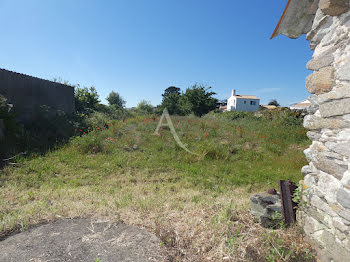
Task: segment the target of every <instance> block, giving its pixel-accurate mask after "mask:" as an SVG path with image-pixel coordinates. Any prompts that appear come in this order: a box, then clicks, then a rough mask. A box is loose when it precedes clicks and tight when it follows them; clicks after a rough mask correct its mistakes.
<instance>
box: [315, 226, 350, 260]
mask: <svg viewBox="0 0 350 262" xmlns="http://www.w3.org/2000/svg"><path fill="white" fill-rule="evenodd" d="M321 239H322V242H323V243H324V246H325V247H327V251H328V252H329V253H330V254H331V256H332V259H333V260H334V261H339V262H343V261H346V260H347V259H348V258H350V251H349V250H347V249H346V248H345V247H344V246H342V245H341V242H340V241H337V240H336V238H335V237H334V236H333V235H332V234H331V233H330V232H328V231H323V233H322V237H321ZM344 259H346V260H344Z"/></svg>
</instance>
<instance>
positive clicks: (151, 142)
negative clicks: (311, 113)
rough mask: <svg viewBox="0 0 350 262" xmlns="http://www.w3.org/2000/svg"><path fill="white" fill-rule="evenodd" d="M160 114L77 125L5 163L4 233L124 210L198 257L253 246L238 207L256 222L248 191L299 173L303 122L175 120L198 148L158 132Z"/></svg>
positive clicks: (1, 185)
mask: <svg viewBox="0 0 350 262" xmlns="http://www.w3.org/2000/svg"><path fill="white" fill-rule="evenodd" d="M158 120H159V119H156V118H155V117H153V118H152V117H136V118H132V119H128V120H126V121H112V122H110V123H109V126H108V128H106V129H105V128H104V127H103V126H101V127H99V128H100V129H99V130H98V129H97V128H98V127H95V130H93V131H91V132H90V133H89V134H85V135H82V132H83V131H82V132H79V130H78V131H77V136H76V137H74V138H73V139H72V141H71V142H70V143H69V144H67V145H65V146H62V147H61V148H57V149H56V150H52V151H51V152H49V153H47V154H46V155H45V156H30V157H27V158H23V159H18V162H17V165H16V166H15V167H7V168H5V169H4V170H2V171H1V174H0V211H1V212H0V232H5V231H8V230H11V229H13V228H16V227H17V228H18V227H19V226H20V227H26V225H28V224H33V223H38V222H40V221H42V220H52V219H57V218H59V217H76V216H97V217H100V216H108V217H120V218H122V219H123V220H125V221H126V222H128V223H132V224H137V225H143V226H145V227H148V228H150V230H153V231H154V232H156V233H157V234H158V235H159V236H160V237H161V238H162V236H164V239H165V240H164V241H165V242H167V239H168V238H169V236H170V238H171V236H173V235H174V234H175V233H171V232H176V234H178V235H180V236H181V239H178V238H176V241H175V240H173V241H170V242H169V241H168V242H169V243H172V245H173V242H174V241H175V242H176V245H177V246H178V247H181V248H182V249H183V248H185V249H186V248H187V249H188V254H189V255H191V256H193V257H194V259H200V254H206V255H207V256H212V257H213V258H217V257H221V256H225V254H229V256H234V255H232V249H233V248H234V249H235V250H236V249H237V248H238V249H239V248H243V246H245V247H246V246H247V245H243V244H242V243H243V242H244V241H246V239H245V238H244V234H243V233H242V232H244V224H245V223H246V222H242V223H243V226H242V223H241V224H240V225H239V227H235V229H234V232H236V233H235V234H234V239H232V236H231V235H232V234H231V233H230V234H226V233H229V232H226V231H227V230H229V229H230V227H232V225H231V224H232V223H233V222H232V220H233V219H232V217H233V216H237V214H236V213H235V212H241V217H240V218H237V220H238V221H240V220H241V219H242V218H243V217H246V218H247V221H251V218H250V217H249V214H248V213H249V212H248V208H249V207H248V203H249V195H250V194H251V193H252V192H258V191H260V190H265V189H267V188H269V187H276V186H277V181H278V179H284V180H287V179H291V180H292V181H295V182H298V181H299V180H301V179H302V176H301V173H300V169H301V167H302V166H303V165H305V164H306V160H305V157H304V154H303V152H302V150H303V149H305V148H306V147H307V146H308V144H309V141H308V139H307V137H306V135H305V133H306V131H305V130H304V129H303V128H302V127H301V126H300V125H288V124H286V123H285V122H283V121H280V119H272V120H267V119H265V118H256V117H252V116H250V117H248V118H238V119H236V120H230V121H227V119H224V118H221V117H217V116H208V117H205V118H194V117H173V118H172V121H173V123H174V126H175V129H176V131H177V133H178V135H179V137H180V139H181V141H182V142H183V143H184V144H187V147H188V149H189V150H190V151H192V152H195V153H196V155H193V154H189V153H187V152H185V151H184V150H183V149H181V148H180V147H179V146H178V145H177V144H176V142H175V141H174V139H173V137H172V134H171V132H170V130H169V129H168V128H166V127H165V128H163V130H162V131H161V135H160V136H156V135H154V134H153V133H154V131H155V128H156V126H157V124H158ZM169 221H171V223H170V224H169ZM247 223H248V222H247ZM251 223H252V222H251ZM250 226H251V225H250ZM247 228H249V227H247ZM257 230H258V229H257ZM258 231H259V230H258ZM169 232H170V233H169ZM259 232H260V231H259ZM189 233H191V234H189ZM176 234H175V235H176ZM242 234H243V235H242ZM238 240H239V241H240V242H242V243H240V245H241V247H237V245H239V243H238V244H237V241H238ZM186 241H187V242H186ZM261 241H262V242H261V245H263V244H262V243H263V240H261ZM204 243H206V244H204ZM244 243H246V242H244ZM247 243H248V242H247ZM210 246H213V247H212V248H209V247H210ZM200 247H203V248H208V250H203V251H201V252H199V251H198V248H200ZM233 253H234V252H233Z"/></svg>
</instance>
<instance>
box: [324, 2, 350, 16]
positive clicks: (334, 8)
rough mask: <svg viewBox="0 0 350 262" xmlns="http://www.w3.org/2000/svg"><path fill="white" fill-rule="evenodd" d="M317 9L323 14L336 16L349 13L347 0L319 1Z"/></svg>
mask: <svg viewBox="0 0 350 262" xmlns="http://www.w3.org/2000/svg"><path fill="white" fill-rule="evenodd" d="M319 7H320V9H321V10H322V12H323V13H325V14H326V15H331V16H338V15H341V14H343V13H345V12H347V11H349V1H348V0H320V3H319Z"/></svg>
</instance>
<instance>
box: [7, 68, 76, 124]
mask: <svg viewBox="0 0 350 262" xmlns="http://www.w3.org/2000/svg"><path fill="white" fill-rule="evenodd" d="M0 94H1V95H3V96H5V97H6V98H7V99H8V103H12V104H13V105H14V107H13V109H14V110H15V112H16V113H17V114H18V117H19V119H20V120H21V122H23V123H26V124H27V123H31V122H33V121H35V119H36V118H37V115H38V113H39V107H40V106H42V105H46V106H48V107H49V108H50V109H51V111H52V112H54V111H57V110H60V111H63V112H66V113H68V114H70V113H73V112H74V111H75V103H74V87H71V86H67V85H63V84H59V83H55V82H52V81H48V80H44V79H40V78H36V77H31V76H28V75H24V74H18V73H15V72H11V71H8V70H4V69H0Z"/></svg>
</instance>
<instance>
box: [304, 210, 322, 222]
mask: <svg viewBox="0 0 350 262" xmlns="http://www.w3.org/2000/svg"><path fill="white" fill-rule="evenodd" d="M305 213H307V214H309V215H310V216H311V217H313V218H314V219H316V220H317V221H319V222H320V223H322V224H327V223H326V222H325V213H324V212H323V211H321V210H317V209H316V208H313V207H308V208H307V209H306V210H305Z"/></svg>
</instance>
